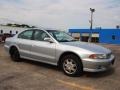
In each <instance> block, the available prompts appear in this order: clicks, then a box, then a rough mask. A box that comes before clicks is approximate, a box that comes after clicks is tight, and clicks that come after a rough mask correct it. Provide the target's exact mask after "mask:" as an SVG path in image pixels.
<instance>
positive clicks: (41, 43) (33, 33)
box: [5, 29, 115, 76]
mask: <svg viewBox="0 0 120 90" xmlns="http://www.w3.org/2000/svg"><path fill="white" fill-rule="evenodd" d="M5 49H6V50H7V51H8V53H9V54H10V56H11V58H12V60H14V61H21V59H20V58H24V59H29V60H34V61H39V62H43V63H48V64H52V65H58V66H59V67H61V69H62V70H63V72H64V73H65V74H66V75H68V76H76V75H77V76H78V75H81V74H82V73H83V71H89V72H100V71H105V70H107V69H109V68H110V67H111V66H112V64H113V63H114V60H115V57H114V55H113V54H112V52H111V50H109V49H107V48H104V47H101V46H99V45H95V44H91V43H85V42H81V41H76V40H75V39H73V38H72V37H71V36H70V35H68V34H66V33H65V32H63V31H57V30H41V29H30V30H25V31H22V32H20V33H18V34H17V35H15V36H14V37H11V38H8V39H6V42H5Z"/></svg>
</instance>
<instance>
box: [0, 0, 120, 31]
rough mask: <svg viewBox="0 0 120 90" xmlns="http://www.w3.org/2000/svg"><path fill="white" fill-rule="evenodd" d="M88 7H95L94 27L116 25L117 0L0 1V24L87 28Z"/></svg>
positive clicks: (119, 10)
mask: <svg viewBox="0 0 120 90" xmlns="http://www.w3.org/2000/svg"><path fill="white" fill-rule="evenodd" d="M90 8H95V12H94V16H93V18H94V22H93V27H94V28H95V27H102V28H115V27H116V25H120V0H0V21H1V22H0V23H2V21H3V20H9V21H15V22H18V23H25V24H30V25H36V26H41V27H49V28H59V29H69V28H89V27H90V23H89V20H90ZM2 19H3V20H2Z"/></svg>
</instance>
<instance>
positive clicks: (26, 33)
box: [18, 30, 33, 40]
mask: <svg viewBox="0 0 120 90" xmlns="http://www.w3.org/2000/svg"><path fill="white" fill-rule="evenodd" d="M32 34H33V31H32V30H27V31H24V32H22V33H20V34H19V35H18V38H22V39H29V40H30V39H31V38H32Z"/></svg>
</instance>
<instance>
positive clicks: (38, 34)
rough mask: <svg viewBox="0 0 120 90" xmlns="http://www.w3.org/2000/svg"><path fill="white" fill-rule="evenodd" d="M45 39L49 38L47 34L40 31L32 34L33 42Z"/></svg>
mask: <svg viewBox="0 0 120 90" xmlns="http://www.w3.org/2000/svg"><path fill="white" fill-rule="evenodd" d="M46 37H49V36H48V34H47V33H46V32H44V31H42V30H36V31H35V33H34V40H38V41H44V38H46Z"/></svg>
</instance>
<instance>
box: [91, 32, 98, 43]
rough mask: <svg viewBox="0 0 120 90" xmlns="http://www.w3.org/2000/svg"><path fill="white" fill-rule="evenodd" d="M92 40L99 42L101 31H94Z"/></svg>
mask: <svg viewBox="0 0 120 90" xmlns="http://www.w3.org/2000/svg"><path fill="white" fill-rule="evenodd" d="M91 42H95V43H99V33H92V39H91Z"/></svg>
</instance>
